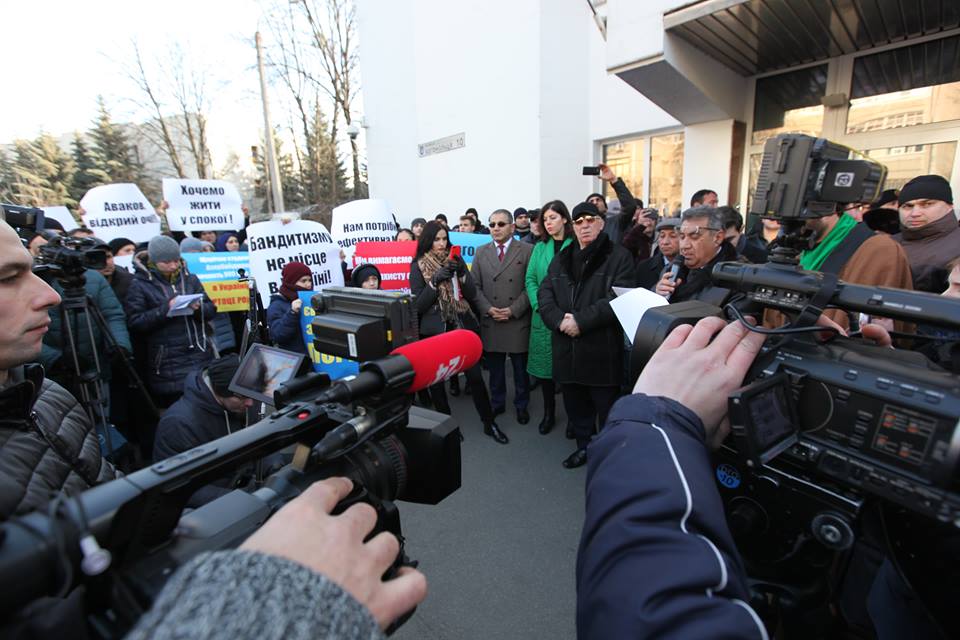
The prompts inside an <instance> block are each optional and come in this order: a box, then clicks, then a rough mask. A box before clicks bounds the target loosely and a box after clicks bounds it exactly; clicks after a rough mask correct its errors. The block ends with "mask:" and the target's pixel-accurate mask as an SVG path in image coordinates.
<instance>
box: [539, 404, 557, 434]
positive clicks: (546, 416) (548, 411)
mask: <svg viewBox="0 0 960 640" xmlns="http://www.w3.org/2000/svg"><path fill="white" fill-rule="evenodd" d="M556 423H557V416H556V409H555V408H554V407H552V406H549V405H548V406H547V407H545V408H544V411H543V420H541V421H540V425H539V426H538V427H537V428H538V429H539V430H540V433H542V434H543V435H547V434H548V433H550V431H551V430H552V429H553V426H554V425H555V424H556Z"/></svg>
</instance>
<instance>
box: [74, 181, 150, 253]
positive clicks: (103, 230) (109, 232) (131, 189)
mask: <svg viewBox="0 0 960 640" xmlns="http://www.w3.org/2000/svg"><path fill="white" fill-rule="evenodd" d="M80 207H81V208H82V209H83V210H84V213H83V216H82V217H83V224H84V226H86V227H89V228H90V230H91V231H93V234H94V235H95V236H97V237H98V238H100V239H101V240H103V241H104V242H110V241H111V240H113V239H114V238H129V239H130V240H133V241H134V242H147V241H148V240H150V238H152V237H154V236H158V235H160V216H158V215H157V212H156V211H155V210H154V209H153V205H152V204H150V202H149V201H148V200H147V199H146V197H144V195H143V194H142V193H141V192H140V189H139V188H138V187H137V185H135V184H131V183H121V184H105V185H103V186H100V187H94V188H93V189H90V191H87V193H85V194H84V196H83V198H82V199H81V200H80Z"/></svg>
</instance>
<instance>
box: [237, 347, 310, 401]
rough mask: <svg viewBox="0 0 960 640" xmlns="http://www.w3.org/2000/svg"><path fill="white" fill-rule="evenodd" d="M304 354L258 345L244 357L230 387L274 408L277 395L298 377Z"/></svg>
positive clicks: (251, 348) (239, 394)
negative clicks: (281, 388)
mask: <svg viewBox="0 0 960 640" xmlns="http://www.w3.org/2000/svg"><path fill="white" fill-rule="evenodd" d="M303 358H304V355H303V354H301V353H294V352H293V351H285V350H284V349H277V348H275V347H267V346H265V345H262V344H255V345H253V346H252V347H250V350H249V351H248V352H247V355H245V356H244V357H243V361H242V362H241V363H240V368H239V369H237V373H236V374H234V376H233V380H231V381H230V386H229V387H228V388H229V389H230V391H232V392H233V393H235V394H237V395H238V396H243V397H245V398H252V399H253V400H259V401H260V402H265V403H267V404H269V405H273V392H274V391H276V390H277V388H278V387H279V386H280V385H281V384H283V383H285V382H287V381H288V380H290V379H291V378H292V377H294V376H295V375H297V370H298V369H299V368H300V364H301V363H302V362H303Z"/></svg>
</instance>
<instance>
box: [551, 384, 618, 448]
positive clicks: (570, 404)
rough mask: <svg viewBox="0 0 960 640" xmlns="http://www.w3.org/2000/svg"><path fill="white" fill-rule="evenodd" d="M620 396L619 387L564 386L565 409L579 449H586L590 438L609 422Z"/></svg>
mask: <svg viewBox="0 0 960 640" xmlns="http://www.w3.org/2000/svg"><path fill="white" fill-rule="evenodd" d="M619 396H620V388H619V387H588V386H587V385H584V384H565V385H563V407H564V409H566V410H567V419H569V420H570V424H571V425H572V426H573V433H574V436H575V437H576V439H577V447H578V448H581V449H582V448H584V447H586V446H587V443H589V442H590V438H592V437H593V434H594V433H596V431H597V423H598V421H599V424H600V428H603V424H604V423H605V422H606V421H607V414H608V413H610V407H612V406H613V403H614V402H616V400H617V398H618V397H619Z"/></svg>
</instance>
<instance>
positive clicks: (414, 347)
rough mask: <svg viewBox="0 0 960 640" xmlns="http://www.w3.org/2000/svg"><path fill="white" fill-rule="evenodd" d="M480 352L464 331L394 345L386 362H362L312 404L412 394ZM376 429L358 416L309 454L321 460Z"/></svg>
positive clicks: (369, 420)
mask: <svg viewBox="0 0 960 640" xmlns="http://www.w3.org/2000/svg"><path fill="white" fill-rule="evenodd" d="M482 354H483V343H482V342H480V338H479V336H477V334H475V333H474V332H472V331H467V330H466V329H457V330H455V331H448V332H447V333H442V334H440V335H438V336H433V337H432V338H426V339H424V340H418V341H416V342H411V343H410V344H406V345H403V346H402V347H397V348H396V349H394V350H393V351H391V352H390V355H389V356H387V357H386V358H380V359H379V360H372V361H370V362H365V363H363V364H362V365H360V368H361V371H360V374H359V375H358V376H356V377H355V378H352V379H350V380H338V381H336V382H334V383H333V386H332V387H330V388H329V389H327V390H326V391H324V392H323V393H322V394H320V396H319V397H318V398H317V399H316V401H317V402H319V403H324V402H341V403H346V402H350V401H351V400H353V399H355V398H362V397H364V396H367V395H370V394H374V393H379V392H380V391H384V390H387V391H394V392H400V393H414V392H416V391H420V390H421V389H425V388H427V387H429V386H430V385H433V384H437V383H438V382H443V381H446V380H448V379H450V378H452V377H453V376H455V375H457V374H458V373H460V372H461V371H466V370H467V369H469V368H470V367H472V366H474V365H475V364H477V363H478V362H479V361H480V356H481V355H482ZM375 426H376V423H375V421H374V420H373V419H372V418H371V417H370V416H368V415H361V416H357V417H355V418H353V419H352V420H349V421H348V422H345V423H343V424H341V425H340V426H338V427H337V428H336V429H333V430H332V431H330V432H329V433H328V434H327V435H325V436H324V437H323V439H322V440H321V441H320V442H318V443H317V445H316V446H315V447H314V452H315V453H316V454H317V455H319V456H320V459H324V458H326V457H328V456H330V455H332V454H334V453H336V452H337V451H341V450H343V449H345V448H346V447H349V446H350V445H352V444H354V443H355V442H358V441H359V440H360V438H361V437H363V436H364V435H365V434H366V433H367V432H368V431H369V430H370V429H372V428H373V427H375Z"/></svg>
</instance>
